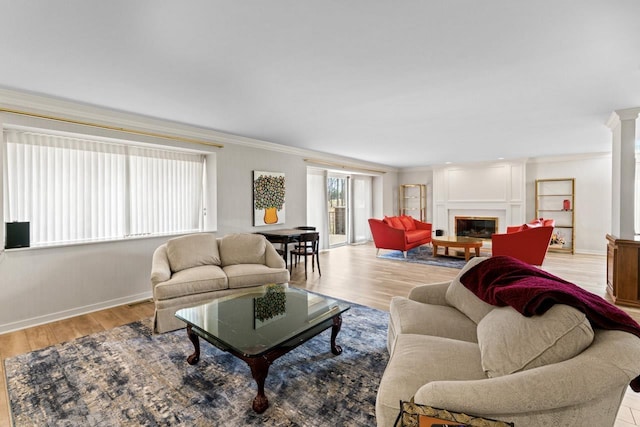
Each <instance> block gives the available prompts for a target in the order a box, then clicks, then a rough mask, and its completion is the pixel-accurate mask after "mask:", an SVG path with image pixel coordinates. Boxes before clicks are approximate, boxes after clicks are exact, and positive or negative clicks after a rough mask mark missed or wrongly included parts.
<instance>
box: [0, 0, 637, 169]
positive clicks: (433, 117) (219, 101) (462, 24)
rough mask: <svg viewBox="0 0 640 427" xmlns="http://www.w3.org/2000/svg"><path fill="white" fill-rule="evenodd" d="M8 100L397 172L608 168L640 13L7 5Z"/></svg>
mask: <svg viewBox="0 0 640 427" xmlns="http://www.w3.org/2000/svg"><path fill="white" fill-rule="evenodd" d="M0 7H1V9H0V10H1V11H2V20H1V22H0V86H2V87H5V88H9V89H18V90H25V91H29V92H33V93H39V94H45V95H50V96H53V97H59V98H64V99H70V100H75V101H80V102H83V103H88V104H94V105H98V106H103V107H108V108H112V109H116V110H121V111H128V112H134V113H139V114H144V115H147V116H152V117H157V118H163V119H169V120H173V121H178V122H184V123H188V124H193V125H198V126H203V127H206V128H210V129H214V130H218V131H221V132H227V133H232V134H236V135H242V136H246V137H251V138H256V139H260V140H265V141H269V142H275V143H279V144H284V145H289V146H294V147H301V148H309V149H313V150H319V151H324V152H328V153H332V154H338V155H343V156H348V157H353V158H357V159H362V160H366V161H370V162H376V163H380V164H384V165H389V166H394V167H414V166H426V165H436V164H442V163H444V162H446V161H454V162H468V161H479V160H495V159H497V158H499V157H503V158H506V159H512V158H525V157H538V156H546V155H564V154H574V153H589V152H603V151H610V149H611V135H610V131H609V129H608V128H607V127H606V126H605V122H606V120H607V118H608V117H609V115H610V113H611V112H612V111H613V110H616V109H624V108H633V107H638V106H640V1H638V0H607V1H603V0H541V1H524V0H484V1H480V0H439V1H435V0H402V1H392V0H346V1H345V0H315V1H311V0H308V1H305V0H242V1H240V0H224V1H222V0H191V1H178V0H174V1H169V0H163V1H158V0H135V1H131V0H109V1H104V0H102V1H100V0H64V1H51V0H0Z"/></svg>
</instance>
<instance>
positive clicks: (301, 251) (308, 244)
mask: <svg viewBox="0 0 640 427" xmlns="http://www.w3.org/2000/svg"><path fill="white" fill-rule="evenodd" d="M319 242H320V233H318V232H311V233H304V234H301V235H300V239H299V243H300V244H299V245H296V247H295V248H293V249H292V250H291V269H290V270H289V271H290V272H292V271H293V265H294V263H295V264H296V265H297V264H298V261H299V260H300V257H304V279H305V280H307V257H309V256H310V257H311V271H315V264H317V265H318V274H319V275H320V276H322V272H321V271H320V257H319V256H318V247H319V246H320V245H319ZM294 260H295V261H294ZM314 262H315V264H314Z"/></svg>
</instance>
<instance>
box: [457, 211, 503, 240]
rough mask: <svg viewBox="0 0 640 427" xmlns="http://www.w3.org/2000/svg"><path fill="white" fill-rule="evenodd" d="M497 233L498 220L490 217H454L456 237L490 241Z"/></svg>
mask: <svg viewBox="0 0 640 427" xmlns="http://www.w3.org/2000/svg"><path fill="white" fill-rule="evenodd" d="M497 232H498V218H497V217H490V216H456V217H455V233H456V236H463V237H474V238H476V239H487V240H490V239H491V235H492V234H494V233H497Z"/></svg>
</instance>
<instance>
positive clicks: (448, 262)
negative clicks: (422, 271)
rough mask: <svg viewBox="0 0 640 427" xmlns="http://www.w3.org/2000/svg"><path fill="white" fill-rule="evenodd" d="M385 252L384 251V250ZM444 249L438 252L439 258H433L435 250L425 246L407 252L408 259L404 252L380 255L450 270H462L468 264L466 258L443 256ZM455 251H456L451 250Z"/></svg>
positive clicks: (387, 252)
mask: <svg viewBox="0 0 640 427" xmlns="http://www.w3.org/2000/svg"><path fill="white" fill-rule="evenodd" d="M383 250H384V249H383ZM443 250H444V249H440V250H438V253H439V254H440V255H439V256H437V257H435V258H434V257H433V250H432V248H431V247H430V246H427V245H423V246H418V247H417V248H413V249H409V250H408V251H407V257H406V258H404V256H403V255H402V251H391V250H389V251H387V250H385V252H384V253H381V254H380V255H378V256H379V257H380V258H386V259H393V260H398V261H406V262H414V263H417V264H427V265H437V266H438V267H449V268H462V267H464V265H465V264H466V261H465V260H464V258H457V257H452V256H444V255H442V251H443ZM449 250H450V251H455V250H456V249H449Z"/></svg>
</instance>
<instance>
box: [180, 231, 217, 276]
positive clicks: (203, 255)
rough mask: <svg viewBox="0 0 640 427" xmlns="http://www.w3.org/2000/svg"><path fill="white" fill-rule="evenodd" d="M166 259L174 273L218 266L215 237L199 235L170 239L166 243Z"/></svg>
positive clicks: (209, 234)
mask: <svg viewBox="0 0 640 427" xmlns="http://www.w3.org/2000/svg"><path fill="white" fill-rule="evenodd" d="M167 259H168V260H169V265H170V266H171V271H173V272H174V273H175V272H177V271H182V270H185V269H187V268H191V267H197V266H199V265H220V254H219V252H218V242H217V241H216V236H215V235H214V234H211V233H199V234H189V235H186V236H180V237H175V238H173V239H170V240H169V241H168V242H167Z"/></svg>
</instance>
